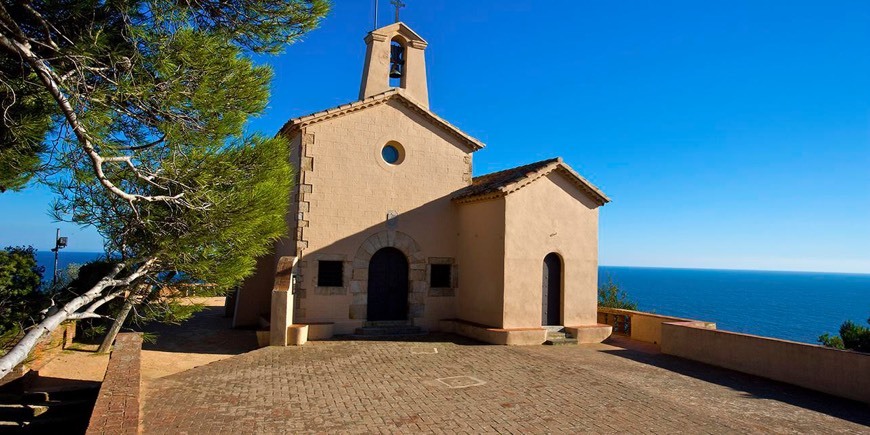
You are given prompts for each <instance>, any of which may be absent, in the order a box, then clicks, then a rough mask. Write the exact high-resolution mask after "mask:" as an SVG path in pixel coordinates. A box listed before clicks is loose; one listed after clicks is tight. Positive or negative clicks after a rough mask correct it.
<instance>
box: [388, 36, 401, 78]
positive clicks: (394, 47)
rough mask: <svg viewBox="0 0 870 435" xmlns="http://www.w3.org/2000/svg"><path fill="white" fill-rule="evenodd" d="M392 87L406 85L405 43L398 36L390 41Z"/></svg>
mask: <svg viewBox="0 0 870 435" xmlns="http://www.w3.org/2000/svg"><path fill="white" fill-rule="evenodd" d="M390 87H393V88H398V87H405V44H404V43H403V42H402V40H400V39H399V38H398V37H397V38H393V40H392V41H391V42H390Z"/></svg>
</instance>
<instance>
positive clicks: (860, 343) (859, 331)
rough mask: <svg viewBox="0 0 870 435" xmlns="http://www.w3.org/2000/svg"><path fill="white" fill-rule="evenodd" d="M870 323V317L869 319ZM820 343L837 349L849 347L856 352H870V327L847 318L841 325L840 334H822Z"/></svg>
mask: <svg viewBox="0 0 870 435" xmlns="http://www.w3.org/2000/svg"><path fill="white" fill-rule="evenodd" d="M867 323H868V324H870V318H868V319H867ZM819 343H821V344H822V345H824V346H828V347H833V348H837V349H848V350H854V351H856V352H864V353H870V328H867V327H865V326H861V325H858V324H857V323H855V322H853V321H851V320H847V321H845V322H843V324H842V325H840V335H839V336H837V335H834V336H831V335H829V334H827V333H826V334H822V335H820V336H819Z"/></svg>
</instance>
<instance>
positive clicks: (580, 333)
mask: <svg viewBox="0 0 870 435" xmlns="http://www.w3.org/2000/svg"><path fill="white" fill-rule="evenodd" d="M565 331H567V332H568V333H569V334H571V335H573V336H574V337H575V338H577V343H601V342H602V341H604V340H606V339H607V337H610V334H612V333H613V327H612V326H610V325H605V324H602V323H598V324H595V325H582V326H566V327H565Z"/></svg>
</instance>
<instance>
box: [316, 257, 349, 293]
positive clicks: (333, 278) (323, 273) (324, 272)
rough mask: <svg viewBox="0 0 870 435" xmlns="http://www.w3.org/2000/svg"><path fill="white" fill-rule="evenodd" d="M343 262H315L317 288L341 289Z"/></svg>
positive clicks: (342, 284)
mask: <svg viewBox="0 0 870 435" xmlns="http://www.w3.org/2000/svg"><path fill="white" fill-rule="evenodd" d="M343 266H344V262H341V261H318V262H317V286H318V287H343V286H344V280H343V272H344V270H343V269H344V267H343Z"/></svg>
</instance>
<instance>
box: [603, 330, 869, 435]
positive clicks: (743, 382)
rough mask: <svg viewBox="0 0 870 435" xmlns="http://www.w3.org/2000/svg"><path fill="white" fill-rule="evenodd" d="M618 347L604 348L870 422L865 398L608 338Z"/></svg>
mask: <svg viewBox="0 0 870 435" xmlns="http://www.w3.org/2000/svg"><path fill="white" fill-rule="evenodd" d="M604 344H608V345H610V346H614V347H618V348H619V349H618V350H602V351H601V352H603V353H606V354H610V355H613V356H617V357H620V358H626V359H629V360H632V361H635V362H639V363H642V364H647V365H650V366H654V367H658V368H661V369H665V370H668V371H671V372H674V373H679V374H681V375H684V376H688V377H691V378H695V379H698V380H701V381H704V382H709V383H712V384H716V385H721V386H723V387H727V388H730V389H732V390H734V391H739V392H741V393H742V395H743V397H745V398H750V399H767V400H775V401H778V402H783V403H787V404H789V405H793V406H797V407H800V408H804V409H808V410H811V411H815V412H820V413H823V414H826V415H829V416H831V417H836V418H839V419H843V420H847V421H851V422H853V423H857V424H862V425H865V426H870V408H868V405H866V404H863V403H861V402H857V401H853V400H848V399H844V398H841V397H836V396H832V395H829V394H825V393H821V392H818V391H814V390H810V389H806V388H803V387H798V386H795V385H791V384H786V383H783V382H779V381H774V380H771V379H766V378H762V377H759V376H754V375H749V374H746V373H741V372H737V371H734V370H729V369H724V368H721V367H716V366H712V365H708V364H704V363H701V362H697V361H692V360H687V359H684V358H680V357H676V356H672V355H665V354H663V353H661V352H659V351H658V347H657V346H654V345H650V344H647V343H641V342H636V341H634V340H630V339H626V338H622V337H616V338H611V339H608V340H606V341H605V342H604Z"/></svg>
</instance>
